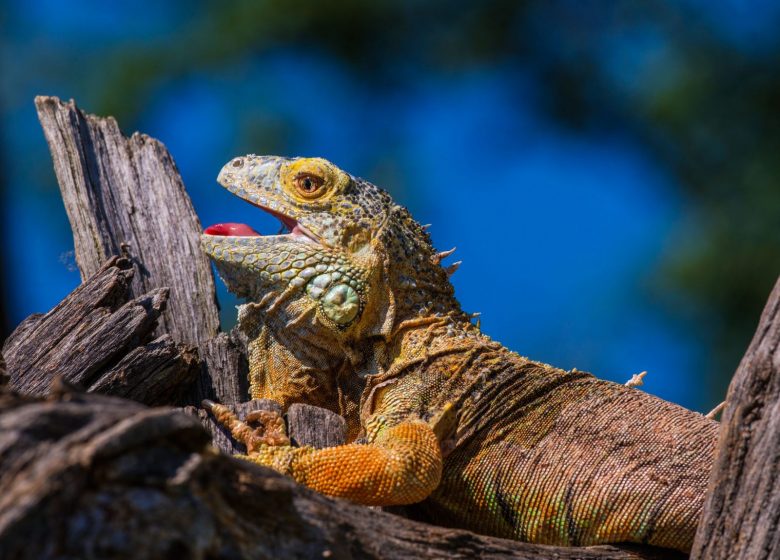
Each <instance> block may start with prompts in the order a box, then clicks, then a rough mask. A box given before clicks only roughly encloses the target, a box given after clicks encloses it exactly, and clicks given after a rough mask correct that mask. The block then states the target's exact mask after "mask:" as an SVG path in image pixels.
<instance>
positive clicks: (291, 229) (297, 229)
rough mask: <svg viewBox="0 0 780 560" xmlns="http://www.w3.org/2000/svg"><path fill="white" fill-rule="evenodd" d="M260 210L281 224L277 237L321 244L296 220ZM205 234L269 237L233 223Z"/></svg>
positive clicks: (267, 209)
mask: <svg viewBox="0 0 780 560" xmlns="http://www.w3.org/2000/svg"><path fill="white" fill-rule="evenodd" d="M255 206H257V205H255ZM258 208H260V209H261V210H264V211H265V212H268V213H269V214H271V215H272V216H274V217H275V218H277V219H278V220H279V221H280V222H281V224H282V227H281V229H280V230H279V232H278V233H277V234H276V235H277V236H284V237H288V236H289V237H291V238H293V239H295V240H296V241H302V242H305V243H319V240H318V239H317V236H315V235H314V234H313V233H311V232H310V231H309V230H308V229H306V228H305V227H304V226H302V225H301V224H300V223H298V220H296V219H295V218H291V217H289V216H285V215H284V214H281V213H279V212H275V211H273V210H271V209H269V208H263V207H262V206H258ZM203 233H204V234H206V235H215V236H221V237H269V236H268V235H265V236H264V235H263V234H261V233H258V232H257V231H255V229H254V228H252V227H251V226H248V225H246V224H238V223H232V222H228V223H223V224H214V225H213V226H209V227H207V228H206V229H205V230H203Z"/></svg>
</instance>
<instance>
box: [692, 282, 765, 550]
mask: <svg viewBox="0 0 780 560" xmlns="http://www.w3.org/2000/svg"><path fill="white" fill-rule="evenodd" d="M726 403H727V404H726V409H725V410H724V412H723V417H722V420H721V431H720V440H719V442H718V452H717V455H716V459H715V465H714V468H713V472H712V477H711V478H710V485H709V489H708V492H707V499H706V501H705V504H704V513H703V515H702V519H701V522H700V523H699V529H698V532H697V534H696V541H695V542H694V547H693V551H692V554H691V557H692V558H713V559H714V558H724V559H725V558H750V559H756V560H759V559H764V558H766V559H774V558H780V531H778V525H779V524H780V281H778V283H777V284H776V285H775V288H774V290H773V291H772V294H771V295H770V296H769V301H768V302H767V304H766V307H765V308H764V312H763V314H762V315H761V321H760V323H759V325H758V329H757V331H756V334H755V336H754V337H753V341H752V342H751V344H750V347H749V348H748V350H747V352H746V354H745V356H744V358H742V362H741V363H740V364H739V367H738V368H737V372H736V373H735V374H734V379H733V380H732V382H731V385H730V387H729V392H728V397H727V399H726Z"/></svg>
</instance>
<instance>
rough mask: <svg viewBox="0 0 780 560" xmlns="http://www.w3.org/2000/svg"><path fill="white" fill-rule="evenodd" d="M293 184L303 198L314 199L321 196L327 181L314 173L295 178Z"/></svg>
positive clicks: (302, 174)
mask: <svg viewBox="0 0 780 560" xmlns="http://www.w3.org/2000/svg"><path fill="white" fill-rule="evenodd" d="M293 184H294V185H295V188H296V189H297V190H298V193H299V194H300V195H301V196H302V197H304V198H314V197H317V196H319V194H320V191H321V190H322V186H323V185H324V184H325V179H323V178H322V177H319V176H317V175H314V174H313V173H300V174H298V175H296V176H295V179H294V181H293Z"/></svg>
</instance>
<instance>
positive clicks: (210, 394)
mask: <svg viewBox="0 0 780 560" xmlns="http://www.w3.org/2000/svg"><path fill="white" fill-rule="evenodd" d="M198 352H199V354H200V357H201V359H202V360H203V368H202V372H201V375H200V376H199V377H198V379H197V380H196V382H195V384H194V386H193V388H192V394H191V396H190V401H191V402H192V403H200V402H201V401H202V400H203V399H210V400H213V401H216V402H219V403H222V404H238V403H242V402H245V401H246V400H248V399H249V361H248V360H247V354H246V337H245V336H244V335H243V333H241V332H240V331H239V330H238V329H237V328H235V329H233V330H232V331H230V333H219V334H218V335H217V336H216V337H214V338H212V339H210V340H207V341H206V342H204V343H202V344H200V346H199V347H198Z"/></svg>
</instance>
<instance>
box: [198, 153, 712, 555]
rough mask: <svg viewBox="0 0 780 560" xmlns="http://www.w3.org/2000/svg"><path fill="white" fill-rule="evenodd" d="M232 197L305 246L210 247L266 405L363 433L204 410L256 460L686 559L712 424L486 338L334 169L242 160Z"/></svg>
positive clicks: (498, 520) (212, 241)
mask: <svg viewBox="0 0 780 560" xmlns="http://www.w3.org/2000/svg"><path fill="white" fill-rule="evenodd" d="M218 181H219V182H220V183H221V184H222V185H223V186H225V187H226V188H227V189H228V190H230V191H231V192H233V193H234V194H236V195H238V196H240V197H241V198H243V199H244V200H247V201H248V202H250V203H252V204H254V205H255V206H257V207H259V208H261V209H262V210H265V211H266V212H269V213H271V214H272V215H274V216H276V217H277V218H278V219H279V220H280V221H281V222H282V224H283V225H284V226H285V227H286V228H287V230H288V231H289V233H286V234H284V235H270V236H261V235H259V234H257V233H256V232H255V231H254V230H252V229H251V228H250V227H249V226H245V225H243V224H219V225H216V226H211V227H209V228H207V229H206V231H205V233H204V235H203V237H202V246H203V248H204V250H205V251H206V253H208V255H209V256H210V257H211V258H212V259H213V260H214V262H215V263H216V266H217V269H218V271H219V273H220V275H221V276H222V278H223V279H224V281H225V283H226V284H227V286H228V288H229V289H230V290H231V291H233V292H234V293H235V294H237V295H238V296H240V297H245V298H247V299H248V301H249V303H247V304H245V305H243V306H241V307H240V309H239V324H240V327H241V328H242V329H243V330H244V331H245V332H246V333H247V334H248V337H249V340H250V343H249V363H250V387H251V394H252V397H254V398H269V399H274V400H276V401H278V402H280V403H281V404H282V407H283V408H286V407H287V406H288V405H290V404H291V403H294V402H304V403H309V404H313V405H318V406H321V407H325V408H328V409H331V410H333V411H336V412H337V413H339V414H341V415H342V416H343V417H344V418H345V419H346V421H347V426H348V442H349V443H347V444H346V445H343V446H338V447H332V448H327V449H312V448H307V447H292V446H291V445H290V444H289V440H287V439H286V437H285V436H284V433H283V428H282V427H281V424H280V422H279V421H278V418H277V419H276V421H275V422H274V421H273V419H270V420H272V421H270V422H269V421H268V420H269V418H267V417H265V418H261V420H263V421H264V424H265V428H263V427H259V428H254V427H252V426H249V425H247V424H244V423H242V422H239V421H238V420H237V419H236V418H235V417H234V416H233V415H232V413H231V412H230V411H229V410H228V409H226V408H225V407H223V406H221V405H214V403H208V402H207V403H206V405H207V406H208V408H210V409H211V410H212V411H213V412H214V414H215V415H216V416H217V418H218V420H220V421H221V422H223V423H225V424H226V425H228V426H229V427H230V428H231V430H232V432H233V433H234V435H235V436H236V437H237V438H238V439H239V440H241V441H244V442H245V443H246V444H247V449H248V454H247V455H246V456H245V458H246V459H248V460H250V461H254V462H256V463H260V464H263V465H268V466H271V467H273V468H275V469H277V470H278V471H280V472H282V473H286V474H288V475H290V476H292V477H293V478H295V480H297V481H299V482H301V483H303V484H305V485H307V486H309V487H311V488H313V489H315V490H318V491H320V492H323V493H325V494H328V495H331V496H338V497H342V498H347V499H349V500H351V501H353V502H357V503H361V504H368V505H383V506H385V505H397V504H416V505H415V506H413V509H414V510H415V512H416V514H415V515H416V516H418V517H425V518H427V519H432V520H435V521H436V522H437V523H439V524H444V525H449V526H454V527H462V528H466V529H470V530H473V531H477V532H480V533H485V534H490V535H496V536H501V537H510V538H515V539H520V540H524V541H530V542H535V543H548V544H557V545H589V544H596V543H614V542H622V541H631V542H637V543H649V544H652V545H656V546H662V547H670V548H677V549H680V550H683V551H687V550H689V549H690V547H691V544H692V541H693V536H694V533H695V530H696V523H697V520H698V517H699V514H700V512H701V508H702V499H703V496H704V492H705V488H706V485H707V481H708V476H709V472H710V468H711V465H712V461H713V453H714V448H715V443H716V430H717V424H716V423H715V422H714V421H712V420H708V419H706V418H705V417H704V416H702V415H700V414H697V413H695V412H691V411H689V410H686V409H684V408H681V407H679V406H676V405H674V404H671V403H669V402H666V401H663V400H661V399H658V398H656V397H653V396H650V395H648V394H646V393H643V392H641V391H638V390H636V389H631V388H628V387H625V386H622V385H618V384H615V383H611V382H608V381H603V380H600V379H597V378H595V377H593V376H592V375H590V374H588V373H584V372H580V371H576V370H572V371H562V370H560V369H556V368H554V367H552V366H549V365H547V364H543V363H539V362H534V361H531V360H529V359H527V358H524V357H522V356H520V355H518V354H516V353H514V352H511V351H509V350H507V349H506V348H504V347H503V346H501V345H500V344H498V343H496V342H494V341H492V340H490V339H489V338H488V337H487V336H485V335H483V334H482V333H480V331H479V328H478V327H477V326H475V325H474V324H472V320H471V319H472V318H471V316H469V315H467V314H465V313H464V312H463V311H462V310H461V308H460V305H459V304H458V301H457V300H456V299H455V296H454V293H453V288H452V285H451V284H450V281H449V274H448V272H450V270H448V269H447V268H445V267H443V266H442V265H441V264H440V262H441V260H442V259H443V258H444V257H446V256H448V252H445V253H437V252H436V251H435V250H434V249H433V247H432V245H431V242H430V239H429V236H428V234H427V233H426V232H425V230H424V228H423V227H421V226H420V225H419V224H418V223H417V222H415V221H414V219H412V217H411V215H410V214H409V212H408V211H407V210H406V209H405V208H403V207H401V206H399V205H397V204H396V203H395V202H393V200H392V199H391V198H390V196H389V195H388V194H387V193H386V192H385V191H383V190H381V189H379V188H378V187H376V186H374V185H372V184H371V183H369V182H367V181H364V180H363V179H359V178H356V177H353V176H351V175H349V174H347V173H345V172H344V171H342V170H340V169H338V168H337V167H336V166H334V165H332V164H331V163H329V162H327V161H325V160H323V159H319V158H308V159H303V158H300V159H287V158H282V157H271V156H268V157H264V156H253V155H250V156H246V157H240V158H236V159H234V160H232V161H231V162H229V163H228V164H227V165H226V166H225V167H224V168H223V169H222V171H221V172H220V175H219V178H218ZM491 282H493V280H491Z"/></svg>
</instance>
